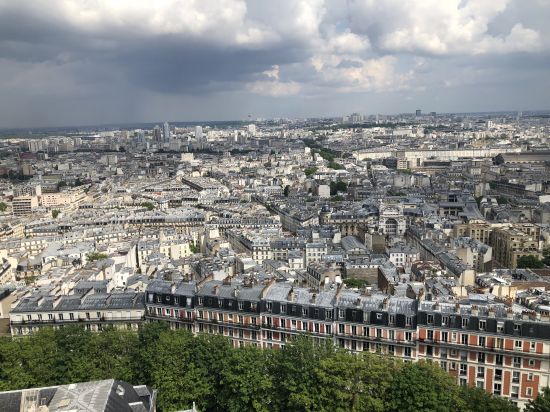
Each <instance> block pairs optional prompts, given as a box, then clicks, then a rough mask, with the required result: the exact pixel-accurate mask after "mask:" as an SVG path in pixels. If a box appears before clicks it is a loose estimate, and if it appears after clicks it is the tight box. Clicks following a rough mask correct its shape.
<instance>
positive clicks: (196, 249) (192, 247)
mask: <svg viewBox="0 0 550 412" xmlns="http://www.w3.org/2000/svg"><path fill="white" fill-rule="evenodd" d="M189 250H190V251H191V253H199V252H200V251H201V249H200V247H198V246H197V245H195V244H194V243H189Z"/></svg>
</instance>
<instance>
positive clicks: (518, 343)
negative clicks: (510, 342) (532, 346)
mask: <svg viewBox="0 0 550 412" xmlns="http://www.w3.org/2000/svg"><path fill="white" fill-rule="evenodd" d="M522 346H523V345H522V343H521V341H520V340H516V341H515V342H514V347H515V348H516V349H521V347H522Z"/></svg>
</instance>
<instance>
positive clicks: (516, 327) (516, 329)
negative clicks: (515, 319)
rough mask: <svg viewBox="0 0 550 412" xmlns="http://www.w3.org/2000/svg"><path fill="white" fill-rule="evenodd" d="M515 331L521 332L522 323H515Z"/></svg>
mask: <svg viewBox="0 0 550 412" xmlns="http://www.w3.org/2000/svg"><path fill="white" fill-rule="evenodd" d="M514 333H517V334H520V333H521V324H519V323H514Z"/></svg>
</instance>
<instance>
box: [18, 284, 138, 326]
mask: <svg viewBox="0 0 550 412" xmlns="http://www.w3.org/2000/svg"><path fill="white" fill-rule="evenodd" d="M14 305H15V306H14V307H13V308H12V309H11V312H10V325H11V333H12V336H21V335H28V334H29V333H32V332H35V331H37V330H38V329H40V328H41V327H45V326H50V327H52V326H53V327H54V328H58V327H62V326H64V325H82V326H84V327H85V328H86V329H87V330H91V331H100V330H102V329H103V328H105V327H106V326H109V325H113V326H115V327H118V328H126V329H130V330H137V329H138V328H139V326H140V325H141V324H142V323H143V321H144V314H145V302H144V294H143V293H139V292H133V291H131V292H124V293H95V292H94V290H93V289H90V290H89V291H88V292H86V293H84V294H74V295H58V296H54V295H50V294H34V295H31V296H26V297H23V298H21V299H19V300H18V301H16V302H15V303H14Z"/></svg>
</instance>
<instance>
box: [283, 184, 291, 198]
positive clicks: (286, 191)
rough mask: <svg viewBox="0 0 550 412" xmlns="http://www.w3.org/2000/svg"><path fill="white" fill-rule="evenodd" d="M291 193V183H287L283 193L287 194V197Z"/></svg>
mask: <svg viewBox="0 0 550 412" xmlns="http://www.w3.org/2000/svg"><path fill="white" fill-rule="evenodd" d="M289 193H290V185H286V186H285V190H284V192H283V194H284V195H285V197H288V194H289Z"/></svg>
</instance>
